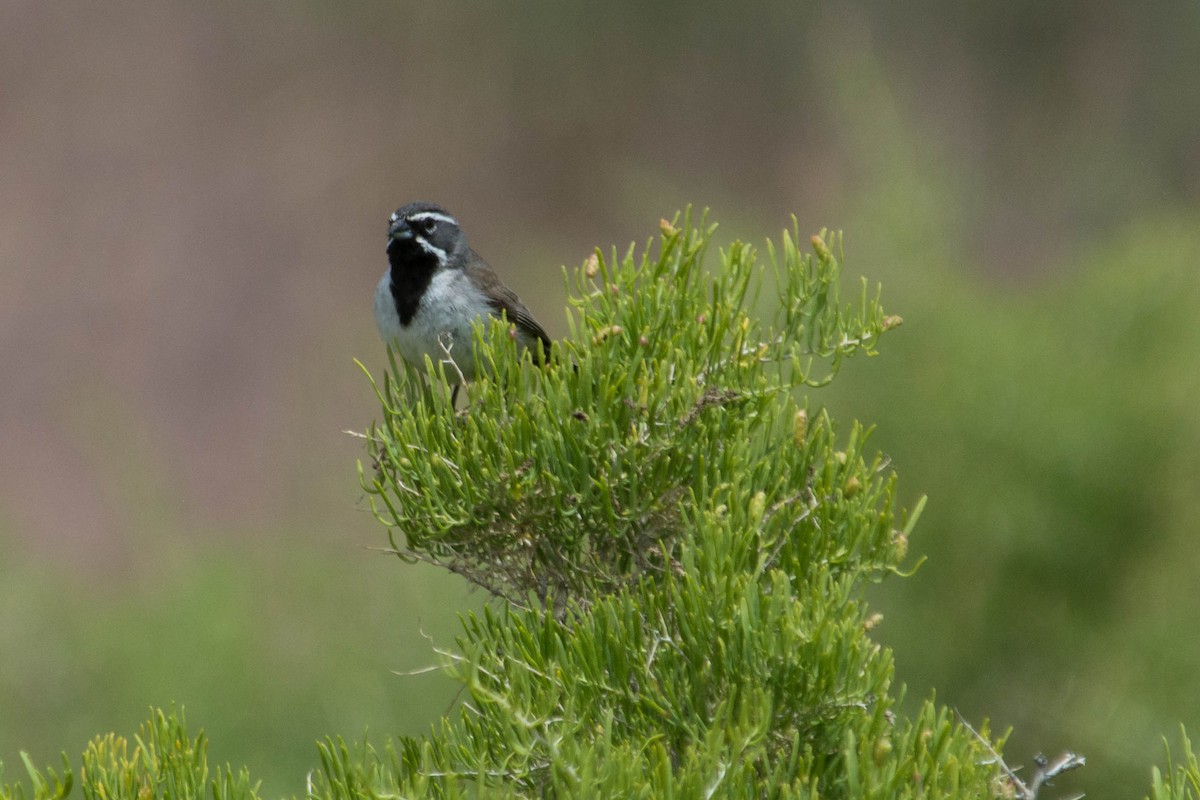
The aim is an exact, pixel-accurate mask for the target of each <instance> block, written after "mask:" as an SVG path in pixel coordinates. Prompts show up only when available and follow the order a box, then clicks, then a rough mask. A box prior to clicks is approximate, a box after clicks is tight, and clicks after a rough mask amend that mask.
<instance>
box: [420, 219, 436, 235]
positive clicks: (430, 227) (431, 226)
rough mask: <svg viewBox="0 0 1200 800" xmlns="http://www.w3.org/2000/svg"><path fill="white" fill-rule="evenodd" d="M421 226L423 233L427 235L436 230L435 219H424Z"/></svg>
mask: <svg viewBox="0 0 1200 800" xmlns="http://www.w3.org/2000/svg"><path fill="white" fill-rule="evenodd" d="M421 227H422V228H424V229H425V235H426V236H428V235H430V234H432V233H433V232H434V231H436V230H437V220H433V219H427V220H424V221H422V222H421Z"/></svg>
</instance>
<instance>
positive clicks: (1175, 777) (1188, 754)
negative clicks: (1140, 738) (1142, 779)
mask: <svg viewBox="0 0 1200 800" xmlns="http://www.w3.org/2000/svg"><path fill="white" fill-rule="evenodd" d="M1179 738H1180V739H1182V741H1183V763H1182V764H1176V763H1174V760H1173V759H1172V758H1171V749H1170V747H1168V748H1167V774H1166V776H1165V777H1164V776H1163V774H1162V772H1161V771H1160V770H1159V769H1158V767H1155V768H1154V771H1153V772H1152V773H1151V779H1150V780H1151V791H1150V798H1151V800H1196V799H1197V798H1200V759H1197V758H1196V753H1195V752H1194V751H1193V750H1192V743H1191V742H1190V741H1189V740H1188V737H1187V731H1185V730H1183V729H1180V731H1179Z"/></svg>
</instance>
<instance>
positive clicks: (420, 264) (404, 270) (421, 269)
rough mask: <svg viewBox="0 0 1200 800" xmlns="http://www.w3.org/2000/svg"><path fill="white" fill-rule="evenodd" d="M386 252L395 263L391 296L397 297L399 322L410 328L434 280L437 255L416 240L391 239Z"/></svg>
mask: <svg viewBox="0 0 1200 800" xmlns="http://www.w3.org/2000/svg"><path fill="white" fill-rule="evenodd" d="M387 254H388V263H389V264H391V266H392V299H393V300H395V301H396V314H397V315H398V316H399V317H400V324H401V325H403V326H404V327H406V328H407V327H408V324H409V323H410V322H412V318H413V316H414V315H416V313H417V306H419V305H420V304H421V297H422V296H423V295H424V294H425V290H426V289H428V288H429V282H430V281H432V280H433V273H434V272H436V271H437V268H438V266H439V264H438V259H437V256H435V255H433V254H432V253H428V252H426V251H425V250H424V249H422V248H421V246H420V245H418V244H417V243H416V242H413V241H407V242H403V241H398V240H396V239H392V240H391V241H390V242H388V248H387Z"/></svg>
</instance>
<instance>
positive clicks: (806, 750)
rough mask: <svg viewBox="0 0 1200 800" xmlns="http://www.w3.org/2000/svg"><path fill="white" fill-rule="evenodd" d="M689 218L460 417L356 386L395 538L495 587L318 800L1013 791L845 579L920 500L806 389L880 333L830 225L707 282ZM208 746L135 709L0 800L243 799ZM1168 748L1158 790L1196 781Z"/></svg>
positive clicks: (868, 563) (368, 477)
mask: <svg viewBox="0 0 1200 800" xmlns="http://www.w3.org/2000/svg"><path fill="white" fill-rule="evenodd" d="M688 223H689V221H688V220H687V218H686V217H685V219H684V220H683V223H682V225H681V226H676V225H675V224H673V223H664V224H663V236H662V238H661V240H660V242H659V244H658V247H657V250H656V253H653V254H652V253H651V252H650V251H651V248H647V253H646V254H644V255H643V256H642V257H641V259H640V260H639V259H635V257H634V253H633V251H632V250H631V251H630V252H629V253H627V254H626V255H625V256H624V257H623V258H621V259H618V258H617V257H616V255H615V254H614V255H613V256H612V257H611V258H607V259H604V258H601V257H600V256H599V255H597V257H596V258H595V259H594V260H593V261H590V262H588V263H586V264H585V265H584V266H583V268H582V270H581V272H580V275H579V276H578V278H577V279H576V282H575V284H574V286H575V292H574V297H573V299H572V302H573V304H574V309H575V317H574V318H573V336H572V338H571V341H570V342H568V343H566V344H564V345H560V347H559V350H558V352H556V354H555V358H554V359H553V360H552V362H551V363H549V364H545V365H534V364H533V363H531V361H530V359H529V358H528V357H525V358H524V359H521V358H518V357H517V353H516V350H515V348H514V345H513V344H512V342H511V340H510V338H509V337H508V332H507V330H506V327H505V326H504V325H494V326H491V327H490V328H487V329H484V328H482V327H481V328H480V330H479V337H478V340H477V341H476V342H475V348H474V349H473V351H472V353H471V357H472V358H475V359H477V361H478V369H477V372H478V374H480V375H482V376H483V377H482V378H481V379H480V380H479V381H477V382H476V383H475V384H473V385H471V386H470V387H469V388H468V393H469V405H468V407H467V409H466V410H465V411H463V412H461V413H458V412H456V411H455V410H454V409H452V408H451V407H450V403H449V391H448V389H447V387H446V386H445V385H444V384H442V383H441V382H440V381H439V380H437V379H436V378H435V379H434V380H431V381H427V380H426V379H425V377H423V373H422V372H420V371H417V370H411V369H409V368H407V367H400V366H399V365H395V364H394V365H393V371H392V372H391V373H389V374H387V375H385V376H384V378H383V380H382V381H381V382H380V383H379V384H377V389H378V392H379V397H380V400H381V401H382V404H383V409H384V420H383V422H381V423H380V424H379V425H377V426H375V427H374V428H373V429H372V430H371V431H370V433H369V434H368V435H367V441H368V448H369V452H370V454H371V457H372V459H373V460H374V468H373V470H363V471H361V473H360V474H361V477H362V480H363V482H364V485H365V488H366V489H367V490H368V492H369V493H370V496H371V498H372V500H373V502H374V505H373V507H374V510H375V513H376V515H377V516H378V517H379V519H380V520H381V521H382V522H384V523H385V524H386V525H387V526H388V530H389V535H390V536H391V541H392V546H393V550H394V551H395V552H396V553H397V554H398V555H400V556H402V557H404V558H407V559H416V560H425V561H430V562H433V563H437V564H442V565H444V566H448V567H450V568H451V569H453V570H455V571H457V572H459V573H461V574H463V575H465V576H467V577H468V578H469V579H470V580H473V581H475V582H476V583H477V584H479V585H481V586H484V587H486V588H487V589H489V590H490V591H492V592H493V594H495V595H497V596H499V597H501V598H503V599H502V600H501V601H497V602H494V603H493V604H492V605H490V606H487V607H485V608H484V610H483V611H482V612H481V613H479V614H468V615H466V616H465V617H464V619H463V627H462V633H461V636H460V638H459V639H458V641H457V643H456V646H455V647H454V648H453V649H449V650H441V651H439V652H440V653H441V654H442V656H443V657H444V660H445V667H446V670H445V671H446V672H447V673H448V674H449V675H450V676H452V677H453V678H454V679H455V680H457V681H458V682H460V683H461V684H462V685H463V686H464V687H465V702H464V703H463V705H462V706H461V707H460V708H459V709H458V710H457V711H456V712H454V713H453V714H451V715H450V716H449V717H448V718H447V719H445V720H444V721H443V722H442V723H441V724H440V725H439V726H438V727H437V728H436V729H435V730H434V731H432V732H430V733H429V734H428V735H426V736H424V737H420V738H412V737H404V738H399V739H396V740H393V741H391V742H389V743H388V744H386V745H385V746H383V747H380V748H377V747H374V746H372V745H371V744H370V743H369V742H367V741H366V740H364V741H363V742H361V743H360V744H357V745H354V746H350V745H347V744H346V743H345V742H344V741H343V740H341V739H338V738H336V737H333V738H329V739H326V740H325V741H324V742H322V743H321V744H320V745H319V746H318V752H319V756H320V767H319V769H317V770H315V771H313V772H312V773H311V774H310V776H309V785H308V793H307V794H308V796H309V797H310V798H313V800H317V798H330V800H358V799H359V798H371V799H372V800H375V799H377V798H378V799H379V800H383V798H399V797H445V798H456V797H532V796H540V797H547V796H552V797H605V798H608V797H646V798H659V797H668V798H669V797H688V798H690V797H706V798H711V797H747V798H749V797H754V798H759V797H779V798H789V797H812V798H816V797H845V798H873V797H888V798H893V797H895V798H904V797H922V798H927V797H928V798H937V797H956V798H957V797H1014V796H1023V797H1031V796H1033V794H1031V793H1030V792H1029V791H1028V790H1027V789H1026V788H1025V787H1026V784H1022V783H1020V782H1019V779H1018V778H1017V777H1016V775H1015V774H1014V773H1013V772H1012V771H1011V770H1009V768H1008V767H1007V766H1006V765H1005V764H1004V763H1003V762H1002V761H1001V760H1000V756H999V754H998V751H999V750H1000V749H1001V746H1002V742H999V741H992V739H991V734H990V733H989V731H988V730H987V728H986V726H984V727H982V728H981V729H980V731H979V732H978V733H976V732H975V731H974V730H972V729H970V728H969V727H967V726H966V725H965V724H963V723H961V722H959V721H956V719H955V717H954V715H952V714H951V713H950V711H949V710H948V709H947V708H945V707H942V706H938V705H937V704H936V703H935V702H934V701H932V700H927V701H925V702H923V703H921V704H919V705H918V706H917V707H916V708H915V709H914V711H913V713H911V714H905V713H903V712H902V711H901V710H900V709H901V699H902V695H903V692H902V691H897V689H896V688H895V686H894V668H893V661H892V655H891V652H890V651H889V650H888V649H887V648H885V647H882V646H881V645H879V644H878V643H877V642H875V641H873V639H872V631H873V630H874V629H875V627H876V626H877V625H878V624H879V621H880V617H879V615H877V614H872V613H870V611H869V609H868V607H867V605H866V603H865V601H864V599H863V595H864V591H865V590H866V588H867V586H869V585H870V584H872V583H874V582H877V581H879V580H880V579H882V578H884V577H886V576H888V575H894V574H899V573H900V569H901V566H902V563H903V561H904V559H905V556H906V550H907V539H908V535H909V532H910V531H911V528H912V526H913V524H914V523H915V521H916V513H912V514H904V513H902V512H900V511H898V510H897V507H896V502H895V494H896V481H895V477H894V475H893V474H892V473H891V472H890V470H889V469H888V464H887V461H886V459H884V458H882V457H880V456H878V455H873V454H870V453H869V452H868V451H867V450H866V444H867V432H866V431H865V430H863V429H861V428H860V427H858V426H857V425H853V426H850V427H849V429H848V430H846V431H843V432H840V433H839V431H838V429H837V427H836V426H835V425H834V423H833V421H832V419H831V418H830V416H829V415H828V414H827V413H826V412H824V411H822V410H814V411H812V412H811V413H810V411H809V409H808V405H807V401H806V400H803V399H802V397H803V394H802V393H803V392H806V391H807V390H808V389H810V388H812V387H815V386H822V385H825V384H827V383H828V382H829V381H830V380H832V379H833V378H834V377H835V376H836V375H837V374H838V370H839V367H840V365H841V361H842V359H843V358H845V357H846V356H849V355H853V354H855V353H858V352H866V353H871V352H873V351H874V347H875V344H876V342H877V341H878V338H879V337H880V335H881V334H882V333H884V332H885V331H886V330H888V329H889V328H891V327H894V326H895V325H896V324H897V322H898V320H897V319H896V318H894V317H886V316H884V315H883V312H882V311H881V309H880V307H879V304H878V301H877V299H876V298H875V297H872V296H869V295H868V294H867V292H866V290H865V286H864V289H863V291H862V292H861V293H860V294H859V295H858V297H857V298H856V302H854V303H851V304H843V302H842V301H841V300H840V299H839V297H838V281H839V273H840V268H841V267H840V265H841V260H842V256H841V248H840V246H839V242H838V240H837V238H836V237H831V236H828V235H822V236H819V237H815V238H814V239H812V243H813V249H814V253H813V254H811V255H804V254H802V253H801V252H800V250H799V247H798V246H797V242H798V241H800V236H799V234H798V231H793V232H792V233H785V234H784V236H783V239H782V242H781V243H780V245H779V246H778V247H769V248H768V250H767V253H768V256H769V259H768V261H769V262H770V265H771V266H770V267H767V266H765V265H763V264H760V263H759V262H758V261H757V257H756V253H755V251H754V250H753V249H752V248H750V247H748V246H746V245H744V244H741V243H735V244H733V245H731V246H730V247H729V248H728V250H727V251H725V252H723V253H722V254H721V262H720V265H719V266H718V268H717V269H716V270H715V271H714V272H712V273H709V272H706V270H705V268H704V265H703V256H704V253H705V246H706V242H707V241H708V237H709V235H710V234H711V228H709V227H706V226H705V225H704V224H703V223H701V225H700V228H699V229H692V228H691V227H690V225H689V224H688ZM831 245H832V246H831ZM768 287H769V289H770V291H763V290H766V289H768ZM760 291H762V293H763V294H766V295H767V299H765V300H763V301H762V302H761V306H762V308H765V309H766V311H765V312H763V311H761V310H758V309H759V306H760V303H759V297H758V295H759V293H760ZM758 320H764V321H762V322H760V321H758ZM451 354H452V355H458V356H459V357H461V354H456V353H453V352H452V353H451ZM430 366H435V371H437V370H444V369H446V368H447V367H449V366H450V365H430ZM451 368H452V367H451ZM916 510H917V511H919V510H920V504H918V506H917V509H916ZM207 744H208V742H207V739H206V737H205V735H204V734H203V733H201V734H199V735H198V736H197V737H196V738H194V739H193V738H191V737H189V735H188V734H187V732H186V728H185V725H184V723H183V719H182V714H178V715H177V714H175V713H174V712H172V713H169V714H167V713H163V712H155V713H154V715H153V716H152V718H151V720H150V721H149V722H148V723H147V724H146V725H145V726H144V727H143V728H142V730H141V733H140V734H139V735H138V736H135V737H133V739H132V740H126V739H124V738H121V737H117V736H114V735H108V736H103V737H99V738H96V739H95V740H94V741H93V742H92V743H91V745H89V747H88V748H87V751H86V753H85V754H84V758H83V768H82V770H81V771H80V772H79V773H77V776H76V774H73V773H72V771H71V770H70V768H69V766H66V767H65V768H64V770H63V772H61V773H59V772H57V771H55V770H53V769H47V770H38V769H36V768H35V767H34V766H33V764H32V761H31V760H30V759H29V757H28V756H23V760H24V766H25V770H26V773H27V774H28V786H26V785H22V784H16V785H11V786H10V785H4V784H3V781H2V780H0V800H26V798H29V800H51V799H52V798H65V797H67V796H68V795H69V793H70V792H71V790H72V787H73V784H74V783H76V782H78V784H79V786H80V788H81V791H82V792H83V795H84V798H85V800H134V799H135V798H136V800H143V799H144V798H157V797H162V798H184V797H186V798H194V797H201V796H203V797H211V798H212V800H255V799H256V798H257V797H258V796H259V793H258V786H257V784H252V783H251V780H250V778H249V775H248V773H247V772H246V771H245V770H242V771H240V772H237V773H235V772H233V771H232V770H231V769H229V768H225V769H218V770H216V771H215V772H213V773H212V774H210V770H209V767H208V763H207V758H206V753H207ZM1183 753H1184V759H1183V762H1182V763H1180V764H1174V763H1170V759H1169V758H1168V762H1169V763H1168V767H1167V769H1166V770H1165V772H1159V771H1158V770H1156V771H1155V772H1154V774H1153V784H1152V795H1151V796H1152V797H1153V798H1155V799H1156V800H1158V799H1159V798H1162V799H1164V800H1165V799H1166V798H1170V800H1183V798H1198V797H1200V767H1198V766H1197V761H1196V758H1195V755H1194V754H1193V752H1192V749H1191V745H1190V742H1188V740H1187V738H1186V736H1184V739H1183ZM64 764H65V760H64ZM1040 769H1041V768H1039V770H1040ZM0 778H2V775H0ZM1028 785H1029V786H1035V785H1036V786H1044V785H1046V784H1044V782H1042V781H1030V782H1029V784H1028ZM1035 793H1036V792H1035Z"/></svg>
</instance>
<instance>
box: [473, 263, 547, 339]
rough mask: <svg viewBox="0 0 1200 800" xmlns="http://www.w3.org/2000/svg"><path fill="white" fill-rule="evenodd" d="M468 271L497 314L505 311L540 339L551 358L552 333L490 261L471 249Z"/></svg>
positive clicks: (517, 324) (527, 332)
mask: <svg viewBox="0 0 1200 800" xmlns="http://www.w3.org/2000/svg"><path fill="white" fill-rule="evenodd" d="M466 271H467V274H468V277H470V278H471V280H472V281H473V282H474V283H475V284H476V285H477V286H479V287H480V288H481V289H483V292H484V294H485V295H486V296H487V299H488V304H489V305H491V307H492V311H493V312H495V314H496V315H497V316H499V315H500V313H501V312H503V313H504V316H506V317H507V318H508V321H509V322H512V323H514V324H515V325H516V326H517V327H518V328H520V330H521V332H522V333H524V334H525V335H526V336H528V337H529V338H531V339H537V340H539V341H540V342H541V343H542V349H543V351H544V352H545V356H546V358H547V359H548V358H550V335H549V334H547V333H546V329H545V328H543V327H542V326H541V325H540V324H538V321H537V320H536V319H534V318H533V314H530V313H529V309H527V308H526V307H525V304H524V303H522V302H521V298H519V297H517V293H516V292H514V291H513V290H512V289H510V288H508V287H507V286H505V285H504V283H503V282H502V281H501V280H500V278H499V277H498V276H497V275H496V273H495V272H494V271H493V270H492V268H491V267H490V266H488V263H487V262H486V261H484V260H483V259H482V258H480V256H479V255H478V254H477V253H475V252H474V251H471V259H470V261H469V262H468V264H467V268H466Z"/></svg>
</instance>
